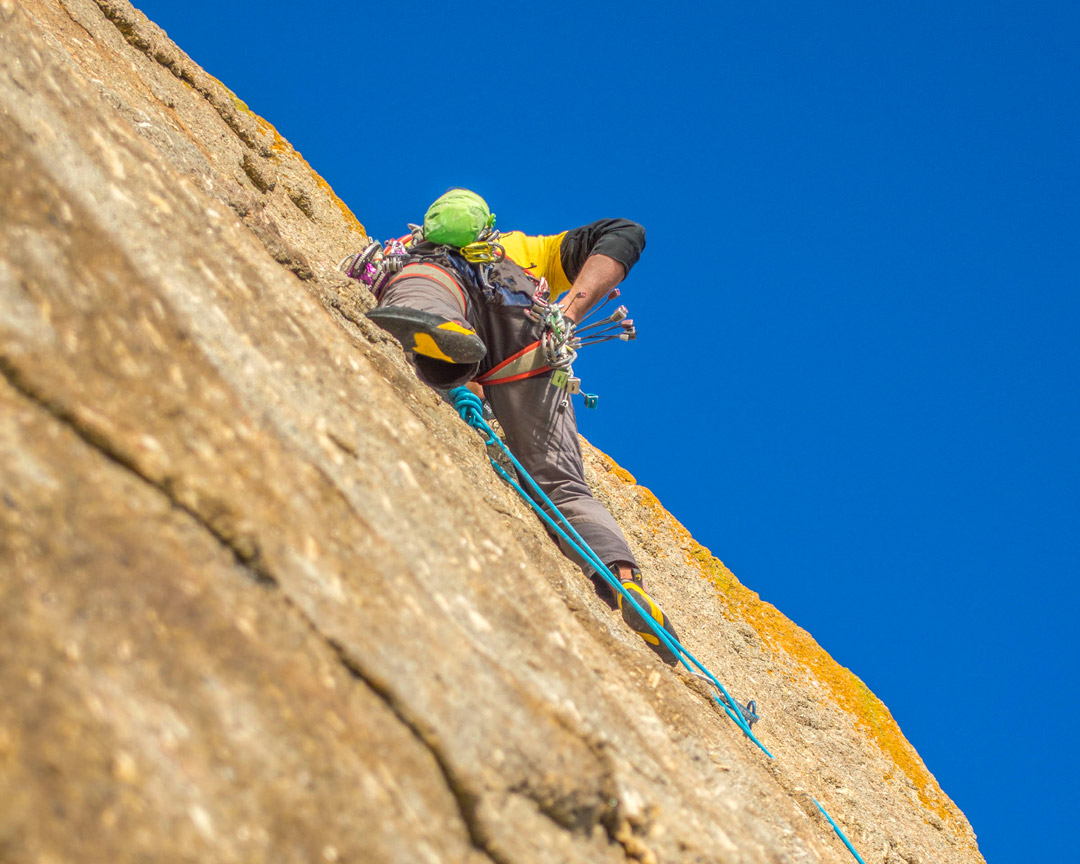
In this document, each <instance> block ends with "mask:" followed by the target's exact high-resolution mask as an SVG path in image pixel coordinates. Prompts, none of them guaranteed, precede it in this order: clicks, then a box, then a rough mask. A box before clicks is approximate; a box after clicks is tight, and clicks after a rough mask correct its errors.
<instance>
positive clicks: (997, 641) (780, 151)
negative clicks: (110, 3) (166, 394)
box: [137, 0, 1080, 864]
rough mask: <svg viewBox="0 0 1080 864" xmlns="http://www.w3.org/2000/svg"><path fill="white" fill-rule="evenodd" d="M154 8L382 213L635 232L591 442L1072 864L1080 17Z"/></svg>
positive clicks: (1014, 826)
mask: <svg viewBox="0 0 1080 864" xmlns="http://www.w3.org/2000/svg"><path fill="white" fill-rule="evenodd" d="M137 5H139V7H140V8H141V9H143V10H144V11H145V12H146V13H147V14H148V15H149V16H150V17H151V18H152V19H154V20H155V21H156V22H157V23H159V24H160V25H161V26H162V27H164V28H165V30H166V31H168V33H169V35H170V36H172V37H173V39H174V40H175V41H176V42H177V43H179V45H180V46H181V47H182V48H183V49H184V50H186V51H187V52H188V53H189V54H190V55H191V56H192V57H193V58H194V59H195V60H196V61H197V62H199V63H200V64H201V65H202V66H204V67H205V68H206V69H207V71H209V72H210V73H211V74H213V75H215V76H217V77H218V78H220V79H221V80H222V81H224V82H225V83H226V84H227V85H228V86H229V87H230V88H231V89H232V90H234V91H235V92H236V93H237V95H238V96H240V97H241V98H242V99H244V100H245V101H246V102H247V103H248V104H249V105H250V106H251V107H252V109H253V110H254V111H256V112H257V113H259V114H261V115H263V116H265V117H266V118H267V119H268V120H270V121H271V122H272V123H274V124H275V125H276V126H277V127H278V129H279V130H280V131H281V133H282V134H283V135H284V136H285V137H286V138H288V139H289V140H290V141H291V142H292V143H293V144H294V145H295V146H296V147H297V149H298V150H300V151H301V152H302V153H303V154H304V156H305V157H306V158H307V159H308V161H309V162H310V163H311V164H312V165H313V166H314V168H315V169H316V170H317V171H319V172H320V173H321V174H322V175H323V176H324V177H325V178H326V179H327V180H328V181H329V182H330V184H331V185H332V186H333V187H334V189H335V190H336V191H337V192H338V194H339V195H340V196H341V197H342V198H343V199H344V200H345V201H346V202H347V203H348V204H349V206H350V207H351V208H352V209H353V210H354V212H355V213H356V214H357V215H358V216H359V217H360V219H361V221H363V222H364V223H365V224H366V225H367V227H368V230H369V231H370V233H371V234H373V235H374V236H377V237H380V238H384V239H385V238H386V237H387V236H389V235H392V234H399V233H402V232H403V230H404V228H403V226H404V224H405V223H406V222H408V221H418V220H419V219H420V217H421V216H422V214H423V211H424V209H425V207H426V205H427V204H428V203H429V202H430V200H432V199H433V198H434V197H435V196H437V195H438V194H440V193H441V192H442V191H443V190H445V189H446V187H447V186H450V185H463V186H469V187H471V188H474V189H476V190H477V191H479V192H480V193H481V194H483V195H484V196H485V197H486V198H487V199H488V201H489V202H490V203H491V205H492V208H493V209H494V210H495V212H496V213H497V214H498V217H499V223H498V224H499V226H500V227H503V228H504V229H509V228H512V227H518V228H522V229H524V230H526V231H529V232H532V233H555V232H557V231H560V230H562V229H564V228H567V227H573V226H575V225H578V224H581V223H584V222H587V221H591V220H592V219H595V218H599V217H603V216H627V217H630V218H634V219H637V220H638V221H640V222H642V223H643V224H644V225H645V226H646V228H647V229H648V248H647V250H646V252H645V256H644V257H643V259H642V261H641V263H640V265H639V266H638V267H637V268H636V269H635V270H634V272H633V273H632V275H631V278H630V279H629V281H628V282H627V283H626V285H625V295H624V296H625V299H626V302H627V303H628V305H629V306H630V309H631V312H632V314H633V317H634V318H635V320H636V321H637V322H638V329H639V332H640V337H639V339H638V341H637V342H636V343H633V344H631V345H629V346H626V345H622V344H618V345H605V346H601V347H599V348H597V349H591V351H590V353H591V356H589V355H588V354H587V355H584V356H583V358H582V360H581V361H580V362H579V363H578V364H576V367H575V368H576V370H577V371H578V373H579V374H581V375H582V377H583V378H584V383H585V386H586V389H587V390H591V391H594V392H598V393H599V394H600V408H599V410H598V411H596V412H587V411H585V410H584V409H581V408H579V416H581V418H582V430H583V432H584V434H585V435H586V436H587V437H589V438H590V439H591V440H592V441H593V442H594V443H595V444H597V445H598V446H599V447H600V448H601V449H603V450H605V451H607V452H609V453H611V454H612V455H613V456H614V457H615V458H616V459H617V460H618V461H619V462H620V463H622V464H623V465H624V466H625V467H627V468H628V469H629V470H630V471H631V472H632V473H633V474H635V475H636V476H637V478H638V480H639V482H641V483H642V484H644V485H646V486H649V487H650V488H652V489H653V490H654V491H655V492H656V493H657V495H658V496H659V497H660V499H661V501H662V502H663V503H664V504H665V506H666V507H667V508H668V509H669V510H670V511H672V512H673V513H674V514H675V515H676V516H677V517H678V518H679V519H680V520H681V521H682V522H684V523H685V524H686V525H687V526H688V527H689V528H690V530H691V531H692V532H693V534H694V535H695V537H696V538H697V539H698V540H699V541H701V542H702V543H704V544H705V545H707V546H709V547H710V548H711V549H712V550H713V552H714V554H716V555H717V556H718V557H720V558H721V559H722V560H723V561H724V562H725V563H726V564H728V566H730V567H731V568H732V570H734V572H735V573H736V574H737V575H738V577H739V578H740V579H741V580H742V581H743V582H744V583H745V584H747V585H748V586H750V587H751V588H753V589H754V590H757V591H759V592H760V593H761V595H762V596H763V597H764V598H765V599H766V600H769V601H771V602H772V603H774V604H775V605H776V606H778V607H779V608H780V609H781V610H782V611H783V612H784V613H786V614H787V615H788V616H789V617H791V618H792V619H794V620H795V621H796V622H798V623H799V624H800V625H802V626H803V627H805V628H806V629H807V630H809V631H810V632H811V633H812V634H813V635H814V637H815V638H816V639H817V640H818V641H819V642H820V643H821V644H822V645H823V646H824V647H825V648H826V649H827V650H828V651H829V652H830V653H831V654H832V655H833V656H834V657H835V658H836V659H837V660H838V661H839V662H841V663H842V664H843V665H845V666H848V667H850V668H851V669H852V670H854V671H855V672H856V673H857V674H858V675H859V676H860V677H861V678H863V680H865V681H866V682H867V684H868V685H869V686H870V687H871V688H872V689H873V690H874V691H875V692H876V693H877V694H878V695H879V696H881V698H882V699H883V700H884V701H885V703H886V704H887V705H888V706H889V708H890V709H891V710H892V712H893V714H894V716H895V717H896V718H897V720H898V721H899V723H900V725H901V728H902V729H903V730H904V732H905V734H906V735H907V736H908V738H909V739H910V740H911V741H912V742H913V743H914V745H915V746H916V747H917V748H918V750H919V752H920V753H921V754H922V756H923V758H924V759H925V760H926V762H927V764H928V766H929V768H930V770H931V771H932V772H933V773H934V774H935V775H936V776H937V778H938V780H939V781H940V782H941V785H942V786H943V788H944V789H945V791H946V792H947V793H948V794H949V795H950V796H952V797H953V798H954V800H955V801H956V802H957V803H958V804H959V806H960V807H961V808H962V809H963V810H964V811H965V812H966V813H967V815H968V817H969V818H970V819H971V821H972V824H973V825H974V827H975V830H976V832H977V834H978V835H979V841H980V846H981V848H982V851H983V854H984V855H985V856H986V858H987V859H988V861H990V862H991V864H998V862H1000V864H1004V862H1007V861H1029V860H1034V859H1036V858H1040V859H1045V860H1059V861H1064V860H1073V859H1074V858H1075V855H1076V853H1075V848H1074V844H1073V843H1072V842H1071V840H1070V839H1069V832H1068V831H1067V830H1065V826H1066V824H1071V822H1072V821H1073V820H1074V818H1075V815H1074V813H1073V808H1072V807H1071V806H1068V805H1071V804H1073V803H1074V802H1075V800H1076V793H1075V779H1074V775H1075V774H1076V770H1077V767H1078V764H1077V758H1076V755H1075V751H1074V750H1073V748H1072V746H1071V744H1070V743H1069V742H1070V741H1071V739H1072V735H1073V730H1074V728H1075V725H1076V722H1077V719H1076V718H1077V709H1078V707H1080V705H1078V698H1077V694H1076V686H1075V685H1076V682H1077V660H1078V656H1080V652H1078V650H1077V647H1076V642H1075V640H1074V633H1075V632H1076V630H1077V626H1076V621H1075V616H1076V612H1077V605H1078V604H1077V600H1078V593H1080V592H1078V590H1077V585H1076V580H1075V576H1076V571H1077V567H1076V562H1077V557H1078V556H1077V552H1078V549H1077V546H1078V540H1077V538H1078V534H1080V531H1078V529H1080V525H1078V518H1077V517H1078V507H1077V492H1078V486H1080V484H1078V480H1080V476H1078V475H1080V458H1078V456H1077V442H1078V441H1080V404H1078V387H1077V379H1078V372H1080V350H1078V346H1077V342H1078V339H1077V331H1078V328H1080V315H1078V311H1080V309H1078V307H1080V297H1078V288H1080V261H1078V257H1080V256H1078V252H1080V4H1077V3H1075V2H1044V3H1021V2H1001V0H998V2H994V3H992V4H986V3H974V2H963V3H940V2H936V3H927V2H916V3H904V4H897V3H893V4H881V3H876V4H867V3H857V2H831V3H823V4H807V3H767V4H738V7H747V8H736V6H735V5H734V4H730V7H729V5H728V4H704V3H702V4H684V5H678V4H662V3H659V4H658V3H650V4H635V3H621V4H597V5H596V6H595V7H594V8H589V7H588V5H587V4H586V5H579V4H576V3H558V4H539V5H534V4H501V5H499V6H491V5H481V6H476V7H470V6H467V5H461V4H449V5H447V4H430V5H426V4H391V3H386V4H364V5H363V6H362V7H353V5H352V4H346V3H329V2H321V0H309V2H306V3H302V4H298V3H295V2H289V3H285V2H278V0H266V2H260V3H250V2H240V0H238V2H233V3H228V4H225V3H220V2H217V0H215V2H209V0H184V2H179V0H142V2H138V0H137ZM886 5H887V7H888V8H884V7H886ZM695 7H697V8H695ZM409 9H417V10H418V11H417V13H415V14H413V15H412V16H411V17H406V13H407V10H409ZM361 10H367V11H361Z"/></svg>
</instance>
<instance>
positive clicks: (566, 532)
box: [449, 387, 866, 864]
mask: <svg viewBox="0 0 1080 864" xmlns="http://www.w3.org/2000/svg"><path fill="white" fill-rule="evenodd" d="M449 396H450V398H451V399H452V400H453V405H454V410H455V411H457V412H458V414H459V415H460V416H461V419H462V420H464V421H465V422H466V423H468V424H469V425H470V426H472V427H473V428H474V429H477V430H478V431H480V432H481V433H482V434H483V435H485V436H486V438H487V440H486V441H485V442H484V443H485V444H486V445H488V446H495V447H497V448H498V449H499V450H501V451H502V453H503V455H504V456H506V457H507V458H508V459H509V460H510V464H511V465H513V466H514V469H515V470H516V471H517V474H518V477H520V478H521V479H522V480H524V481H525V483H526V484H527V485H528V487H529V489H530V490H531V491H532V492H533V493H534V495H535V498H534V497H533V495H530V494H529V493H528V492H526V491H525V489H524V488H523V487H522V485H521V484H520V483H518V481H517V480H515V479H514V478H513V477H511V476H510V475H509V474H508V473H507V472H506V470H505V469H504V468H503V467H502V466H501V465H500V464H499V463H498V462H496V461H495V460H494V459H491V464H492V467H494V469H495V471H496V473H498V475H499V476H500V477H502V479H503V480H505V481H506V482H507V483H509V484H510V485H511V486H512V487H514V489H516V490H517V492H518V494H519V495H521V497H522V498H523V499H524V500H525V502H526V503H527V504H528V505H529V506H530V507H532V509H533V510H535V511H536V513H537V515H538V516H539V517H540V518H541V519H542V520H543V521H544V523H545V524H546V525H547V526H548V527H549V528H551V529H552V530H553V531H555V533H557V534H558V535H559V536H560V537H562V539H563V540H565V541H566V543H567V545H569V546H570V548H571V549H573V550H574V552H576V553H577V554H578V555H579V556H580V557H581V558H582V559H583V560H584V561H586V562H588V564H589V565H590V566H591V567H592V568H593V569H594V570H595V571H596V572H597V573H598V574H599V575H600V576H601V578H603V579H604V581H605V582H607V583H608V585H610V586H611V587H612V589H614V590H615V591H616V592H618V593H619V594H620V595H621V596H622V599H623V602H624V603H630V604H631V606H633V608H634V609H636V610H637V612H638V614H639V615H640V616H641V618H642V619H643V620H644V621H645V622H646V623H647V624H648V625H649V627H650V628H651V629H652V631H653V633H654V634H656V637H657V638H658V639H660V640H661V641H662V642H663V643H664V644H665V645H667V647H668V648H670V649H671V651H672V653H674V654H675V656H676V657H678V658H679V662H681V663H682V664H683V666H685V667H686V668H687V670H689V671H690V672H691V673H693V672H694V668H693V667H696V668H697V669H698V671H699V672H700V674H702V675H704V676H705V677H706V678H707V679H708V680H709V681H710V682H711V683H712V684H713V686H714V687H716V689H717V690H718V691H719V692H720V693H721V694H723V699H721V698H720V697H719V696H714V697H713V699H715V700H716V703H717V704H718V705H719V706H720V707H721V708H723V709H724V712H725V713H726V714H727V715H728V717H730V718H731V719H732V720H733V721H734V722H735V724H736V725H737V726H738V727H739V728H740V729H741V730H742V731H743V734H745V735H746V736H747V737H748V738H749V739H750V740H751V741H753V742H754V743H755V744H756V745H757V746H758V747H759V748H760V749H761V752H763V753H764V754H765V755H766V756H768V757H769V758H770V759H772V758H774V757H773V755H772V753H770V752H769V751H768V749H767V748H766V747H765V745H764V744H762V743H761V742H760V741H758V739H757V738H756V737H755V736H754V733H753V732H751V731H750V722H752V721H747V719H746V717H745V716H744V714H743V711H744V710H748V711H749V712H750V713H751V715H752V716H753V719H754V720H756V719H757V715H756V713H755V706H754V703H753V701H752V700H751V701H750V702H749V703H747V707H746V708H745V709H744V708H743V707H742V706H740V705H739V703H738V702H736V701H735V700H734V699H733V698H732V696H731V694H730V693H728V691H727V688H726V687H724V685H723V684H721V683H720V681H719V679H717V677H716V676H715V675H713V673H712V672H710V671H709V670H708V669H707V668H706V667H705V666H704V665H702V663H701V662H700V661H699V660H698V659H697V658H696V657H694V655H693V654H691V653H690V652H689V651H687V650H686V648H685V647H683V645H682V643H681V642H679V641H678V640H677V639H675V638H674V637H673V636H672V635H671V634H670V633H669V632H668V631H667V630H665V629H664V628H663V627H661V626H660V625H659V624H658V623H656V622H655V621H654V620H653V617H652V616H651V615H649V614H648V613H647V612H646V611H645V610H644V609H643V608H642V607H641V606H640V604H638V602H637V600H636V599H634V596H633V595H632V594H631V593H630V592H629V591H627V590H626V589H625V588H623V586H622V583H621V582H619V580H618V579H617V578H615V575H614V574H613V573H612V572H611V570H609V569H608V567H607V565H606V564H605V563H604V562H603V561H601V560H600V558H599V556H598V555H597V554H596V553H595V552H594V551H593V550H592V548H591V547H590V546H589V544H588V543H586V542H585V541H584V540H583V539H582V537H581V535H580V534H578V532H577V531H576V530H575V528H574V526H573V525H571V524H570V521H569V520H568V519H567V518H566V517H565V516H563V514H562V513H561V512H560V510H559V508H558V507H556V506H555V504H554V502H553V501H552V500H551V499H550V498H548V496H547V495H546V494H545V493H544V490H543V489H541V488H540V487H539V486H538V485H537V483H536V481H535V480H533V479H532V477H530V476H529V472H528V471H526V470H525V469H524V467H522V465H521V463H520V462H518V460H517V458H516V457H515V456H514V454H513V453H511V452H510V449H509V448H508V447H507V446H506V445H505V444H504V443H503V442H502V440H501V439H500V438H499V437H498V436H497V435H496V434H495V431H494V430H493V429H492V428H491V426H489V425H488V423H487V421H486V420H484V407H483V402H482V401H481V399H480V397H479V396H477V395H476V394H475V393H473V392H472V391H471V390H469V388H468V387H455V388H454V389H453V390H451V391H450V392H449ZM489 458H490V457H489ZM537 498H538V499H539V500H540V503H537V501H536V499H537ZM541 504H543V505H545V506H546V507H547V510H545V509H544V507H542V506H541ZM549 511H550V512H549ZM695 674H696V673H695ZM814 803H815V804H817V806H818V809H819V810H821V812H822V813H823V814H824V815H825V818H826V819H828V820H829V824H830V825H832V827H833V830H834V831H835V832H836V833H837V835H838V836H839V837H840V839H841V840H842V841H843V842H844V845H845V846H847V848H848V850H849V851H850V852H851V854H852V855H854V856H855V859H856V860H857V861H858V862H859V864H866V862H865V861H863V859H862V858H860V857H859V853H858V852H856V851H855V847H854V846H852V845H851V842H850V841H849V840H848V839H847V837H845V836H844V832H843V831H841V830H840V827H839V826H838V825H837V824H836V822H834V821H833V818H832V816H830V815H829V814H828V813H827V812H826V811H825V808H824V807H822V806H821V803H820V802H819V801H818V800H817V799H816V798H815V799H814Z"/></svg>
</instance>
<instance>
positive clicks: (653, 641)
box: [619, 581, 679, 666]
mask: <svg viewBox="0 0 1080 864" xmlns="http://www.w3.org/2000/svg"><path fill="white" fill-rule="evenodd" d="M622 586H623V588H625V589H626V590H627V591H628V592H630V596H632V597H633V598H634V600H636V601H637V604H638V605H639V606H640V607H641V608H642V609H644V610H645V612H646V613H647V614H648V615H649V616H650V617H651V618H652V619H653V621H655V622H656V623H657V624H658V625H659V626H660V627H662V628H663V629H664V630H665V631H666V632H667V633H668V634H669V635H670V636H671V638H672V639H673V640H675V641H676V642H678V641H679V637H678V635H677V634H676V633H675V627H674V626H673V625H672V623H671V621H670V619H669V618H668V617H667V616H666V615H665V614H664V610H663V609H661V608H660V604H659V603H657V602H656V601H655V600H653V598H652V597H650V596H649V594H648V592H647V591H646V590H645V589H644V588H642V587H641V586H640V585H638V583H637V582H630V581H626V582H623V583H622ZM619 610H620V611H621V612H622V617H623V621H625V622H626V623H627V625H628V626H629V627H630V629H631V630H633V631H634V632H635V633H637V634H638V636H640V637H641V638H642V639H644V640H645V643H646V644H647V645H648V646H649V647H650V648H652V650H653V651H655V652H656V654H657V656H658V657H659V658H660V659H661V660H663V661H664V662H665V663H667V664H668V666H676V665H678V663H679V658H678V655H676V654H675V652H674V651H672V650H671V649H670V648H669V647H668V646H667V643H666V642H664V641H663V640H662V639H661V638H660V637H659V636H657V635H656V633H655V632H653V629H652V627H650V626H649V625H648V624H647V623H646V621H645V619H644V618H642V616H641V614H640V613H639V612H638V611H637V609H635V608H634V607H633V606H632V605H630V604H629V603H628V602H626V600H625V598H624V597H623V595H622V594H619Z"/></svg>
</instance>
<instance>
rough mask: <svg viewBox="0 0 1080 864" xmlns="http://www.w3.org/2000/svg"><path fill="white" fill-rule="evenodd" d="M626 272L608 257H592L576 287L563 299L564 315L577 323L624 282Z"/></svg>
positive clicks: (576, 282)
mask: <svg viewBox="0 0 1080 864" xmlns="http://www.w3.org/2000/svg"><path fill="white" fill-rule="evenodd" d="M624 276H626V270H625V268H624V267H623V265H622V264H620V263H619V262H618V261H616V260H615V259H614V258H609V257H608V256H607V255H601V254H595V255H590V256H589V258H588V260H586V262H585V264H584V266H583V267H582V268H581V272H580V273H579V274H578V277H577V279H575V280H574V285H573V287H572V288H571V289H570V291H569V292H568V293H567V295H566V297H565V298H564V299H563V302H562V307H563V313H564V314H565V315H566V317H567V318H569V319H570V320H571V321H573V322H575V323H577V322H579V321H581V319H582V318H584V317H585V315H586V314H587V313H588V311H589V310H590V309H592V307H593V306H595V305H596V304H597V303H598V302H599V301H601V300H603V299H604V298H605V297H606V296H607V295H608V293H609V292H610V291H611V289H612V288H614V287H615V286H616V285H618V284H619V283H620V282H622V280H623V277H624Z"/></svg>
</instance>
